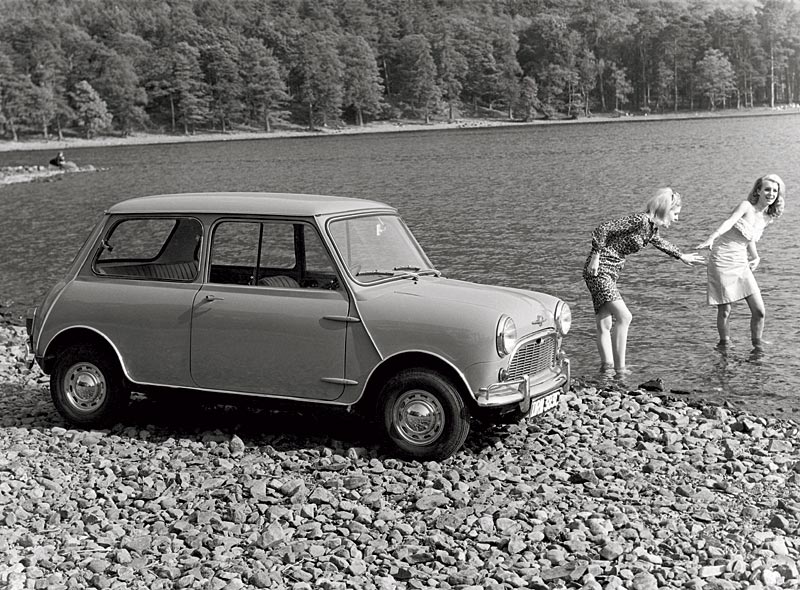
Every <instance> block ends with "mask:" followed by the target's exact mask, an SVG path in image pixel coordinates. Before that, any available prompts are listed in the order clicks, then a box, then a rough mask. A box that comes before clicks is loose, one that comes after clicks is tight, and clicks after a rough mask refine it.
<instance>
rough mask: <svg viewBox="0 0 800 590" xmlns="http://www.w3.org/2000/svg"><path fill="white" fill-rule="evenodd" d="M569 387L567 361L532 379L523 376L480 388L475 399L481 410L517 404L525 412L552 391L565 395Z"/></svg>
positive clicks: (564, 360) (568, 366) (568, 365)
mask: <svg viewBox="0 0 800 590" xmlns="http://www.w3.org/2000/svg"><path fill="white" fill-rule="evenodd" d="M569 386H570V364H569V359H567V358H565V359H563V360H562V361H561V366H560V367H553V369H551V370H548V371H545V372H543V373H539V374H538V375H535V376H534V377H533V378H530V377H528V376H527V375H524V376H523V377H521V378H519V379H514V380H511V381H503V382H501V383H493V384H491V385H489V386H487V387H482V388H481V389H480V390H479V391H478V395H477V396H476V398H475V401H476V402H477V404H478V406H479V407H481V408H499V407H503V406H510V405H512V404H519V405H520V410H522V411H523V412H527V411H528V410H529V409H530V407H531V404H532V403H534V402H536V401H537V400H539V399H541V398H543V397H546V396H548V395H550V394H551V393H553V392H554V391H560V392H561V393H566V392H567V391H569Z"/></svg>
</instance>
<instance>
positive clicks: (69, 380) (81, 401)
mask: <svg viewBox="0 0 800 590" xmlns="http://www.w3.org/2000/svg"><path fill="white" fill-rule="evenodd" d="M106 391H107V388H106V380H105V377H104V376H103V373H102V372H101V371H100V370H99V369H98V368H97V367H95V366H94V365H93V364H91V363H79V364H77V365H73V366H72V367H70V369H69V370H68V371H67V374H66V375H65V376H64V392H65V393H66V396H67V400H68V401H69V403H70V404H71V405H72V407H73V408H75V409H76V410H79V411H81V412H92V411H94V410H96V409H97V408H99V407H100V406H101V405H102V404H103V402H104V401H105V399H106Z"/></svg>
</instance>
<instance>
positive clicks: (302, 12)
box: [0, 0, 800, 141]
mask: <svg viewBox="0 0 800 590" xmlns="http://www.w3.org/2000/svg"><path fill="white" fill-rule="evenodd" d="M797 103H800V6H798V3H797V2H796V1H795V0H0V139H3V140H12V141H17V140H19V139H20V138H33V137H36V138H44V139H48V138H50V137H59V138H63V137H64V136H65V135H68V136H82V137H93V136H96V135H101V134H114V135H121V136H124V135H128V134H130V133H133V132H138V131H143V132H144V131H146V132H149V133H168V134H192V133H196V132H199V131H209V130H211V131H218V132H227V131H230V130H248V129H250V130H259V131H267V132H269V131H271V130H274V129H276V128H279V127H281V126H295V127H298V128H305V127H308V128H312V129H313V128H320V127H328V128H335V127H337V126H342V125H364V124H365V123H367V122H370V121H378V120H381V121H385V120H408V119H413V120H419V121H425V122H429V121H431V120H432V119H437V120H448V119H453V118H457V117H466V116H469V117H494V118H507V119H512V120H520V121H524V120H533V119H538V118H548V119H552V118H576V117H590V116H592V115H593V114H600V113H603V114H606V115H610V116H621V115H625V114H647V113H664V112H681V111H690V110H691V111H698V110H708V109H710V110H714V109H725V108H727V109H731V108H736V109H747V108H753V107H756V106H758V107H763V106H767V107H773V108H781V107H784V106H787V105H793V106H796V105H797Z"/></svg>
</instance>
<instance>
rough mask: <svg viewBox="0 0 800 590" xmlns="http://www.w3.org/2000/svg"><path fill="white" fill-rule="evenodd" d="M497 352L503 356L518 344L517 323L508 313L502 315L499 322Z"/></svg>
mask: <svg viewBox="0 0 800 590" xmlns="http://www.w3.org/2000/svg"><path fill="white" fill-rule="evenodd" d="M496 342H497V354H499V355H500V356H501V357H504V356H506V355H507V354H510V353H511V351H512V350H514V347H515V346H516V345H517V325H516V324H515V323H514V320H512V319H511V318H510V317H508V316H507V315H501V316H500V321H498V322H497V338H496Z"/></svg>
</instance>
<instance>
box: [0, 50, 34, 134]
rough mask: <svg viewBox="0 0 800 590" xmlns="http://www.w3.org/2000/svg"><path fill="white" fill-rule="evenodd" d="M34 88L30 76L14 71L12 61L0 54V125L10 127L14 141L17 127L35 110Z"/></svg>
mask: <svg viewBox="0 0 800 590" xmlns="http://www.w3.org/2000/svg"><path fill="white" fill-rule="evenodd" d="M33 92H34V87H33V83H31V79H30V77H29V76H27V75H24V74H20V73H19V72H17V71H15V70H14V66H13V64H12V63H11V59H10V58H9V57H8V56H7V55H5V54H4V53H0V123H2V124H3V125H5V126H6V127H8V129H9V130H10V131H11V137H12V139H13V140H14V141H17V140H18V139H19V135H18V133H17V127H18V125H19V124H20V123H22V122H23V121H25V120H26V119H27V118H29V117H30V115H31V113H32V110H33Z"/></svg>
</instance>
